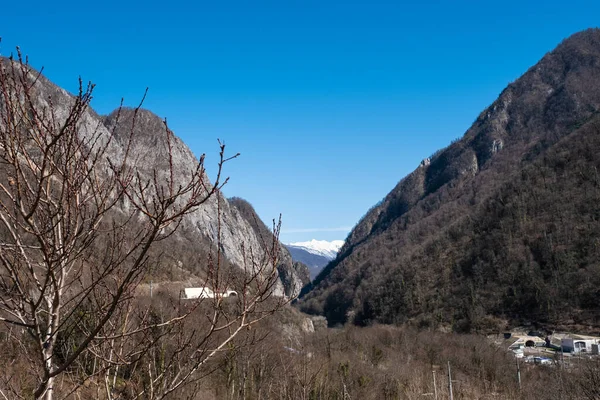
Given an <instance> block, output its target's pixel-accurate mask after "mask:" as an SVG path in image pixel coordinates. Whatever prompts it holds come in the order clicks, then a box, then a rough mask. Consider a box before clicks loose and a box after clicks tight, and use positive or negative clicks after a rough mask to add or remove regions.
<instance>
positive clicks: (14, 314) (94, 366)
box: [0, 53, 281, 400]
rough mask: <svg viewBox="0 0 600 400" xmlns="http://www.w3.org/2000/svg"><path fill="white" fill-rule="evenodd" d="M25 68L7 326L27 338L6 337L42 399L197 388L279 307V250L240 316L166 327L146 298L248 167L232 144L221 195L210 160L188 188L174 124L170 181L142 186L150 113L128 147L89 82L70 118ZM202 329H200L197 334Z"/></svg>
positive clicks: (10, 165)
mask: <svg viewBox="0 0 600 400" xmlns="http://www.w3.org/2000/svg"><path fill="white" fill-rule="evenodd" d="M18 55H19V56H18V59H16V60H14V59H13V58H12V57H11V58H10V59H5V60H1V61H0V67H1V68H0V241H1V247H0V321H2V322H3V325H4V326H5V327H13V328H16V329H13V328H10V329H8V330H7V332H8V333H7V335H8V340H9V341H11V343H15V344H16V345H17V346H19V348H20V349H22V355H21V357H24V358H26V359H27V365H28V366H29V367H30V373H31V374H32V376H33V377H34V381H35V388H34V389H33V394H34V397H35V398H37V399H41V398H45V399H47V400H50V399H53V398H54V397H55V395H56V394H57V392H58V391H57V380H56V379H57V377H59V376H61V375H62V376H63V377H64V376H65V375H67V376H69V382H70V385H67V386H68V387H67V388H66V389H65V388H63V389H61V395H65V394H66V395H69V393H72V392H73V391H76V390H77V388H78V387H80V386H81V385H82V384H83V383H85V382H87V383H88V384H89V382H93V383H94V384H95V385H96V386H97V387H102V392H103V393H105V395H103V396H105V397H106V398H111V397H112V393H113V392H114V390H115V386H116V381H117V377H118V376H119V374H121V373H124V371H126V372H127V373H128V374H132V373H140V374H142V375H143V374H146V375H147V379H145V381H144V382H145V383H144V384H143V385H142V387H140V388H138V389H139V390H138V391H137V393H135V396H137V397H143V398H162V397H165V396H168V395H169V394H170V393H173V392H174V391H176V390H179V389H180V388H182V387H184V386H185V385H186V384H187V383H189V382H193V381H194V380H197V379H199V377H201V376H202V373H201V372H202V371H201V368H202V367H203V366H205V365H206V363H207V362H208V360H210V359H211V358H212V357H214V356H215V355H216V354H218V353H219V351H221V350H222V349H224V348H225V347H226V346H227V345H228V343H230V341H231V339H232V338H233V337H234V336H236V335H237V334H238V333H240V332H241V330H242V329H243V328H245V327H248V326H249V325H251V324H253V323H255V322H256V321H258V320H259V319H261V318H263V317H264V316H265V315H268V314H269V313H271V312H273V310H275V309H276V308H277V307H278V306H280V304H281V301H275V302H274V303H272V302H271V303H269V301H268V299H269V297H270V294H271V289H272V287H273V284H274V282H275V280H276V271H275V266H276V257H277V252H276V251H275V245H273V251H267V252H266V253H265V255H263V256H261V257H255V254H253V253H254V252H255V251H254V250H249V251H248V265H246V266H245V268H246V271H245V272H246V273H245V274H241V275H240V276H239V277H238V280H239V281H238V283H239V285H238V286H239V287H240V289H239V290H240V296H239V303H235V304H231V305H230V307H229V308H230V309H231V310H228V309H226V307H224V301H223V296H222V295H218V296H216V298H215V299H212V301H211V302H210V304H207V303H208V302H206V301H205V302H202V301H197V302H195V303H194V304H192V305H191V306H190V305H187V306H185V307H183V308H182V307H179V308H178V310H177V311H176V312H170V313H163V314H162V319H161V318H158V319H157V318H156V317H157V315H158V314H159V313H158V314H157V313H156V312H154V311H152V310H153V308H152V307H150V308H144V307H143V306H144V305H143V302H142V300H141V299H140V296H139V295H138V294H137V293H136V288H137V287H138V285H139V284H140V282H142V280H143V278H144V275H145V274H146V272H147V270H148V266H149V263H150V262H151V250H152V249H153V247H154V246H155V244H156V243H158V242H159V241H161V240H164V239H167V238H169V237H170V236H171V235H172V234H173V233H174V232H175V231H176V230H177V229H178V227H179V226H180V223H181V221H182V218H183V217H184V216H185V215H186V214H189V213H191V212H193V211H194V210H196V209H197V208H198V207H200V206H201V205H202V204H204V203H205V202H207V201H208V200H209V199H210V198H211V197H217V198H220V196H219V190H220V188H221V187H222V186H223V185H224V184H225V183H226V180H224V181H222V180H221V170H222V167H223V164H224V163H225V162H227V161H228V160H230V159H231V158H234V157H237V155H236V156H234V157H230V158H227V157H226V156H225V146H224V145H223V144H220V161H219V164H218V172H217V174H216V178H215V180H214V184H213V185H211V184H210V183H209V182H208V179H207V177H206V173H205V169H204V156H202V157H201V158H200V160H199V162H198V164H197V165H196V166H192V168H191V170H190V171H189V174H188V175H187V177H186V179H185V181H179V180H178V179H180V177H177V176H175V175H174V173H173V160H172V151H171V146H172V143H173V134H172V132H171V131H170V130H169V129H168V127H167V126H166V122H165V129H164V134H165V140H166V143H167V146H168V148H169V165H170V171H167V173H166V174H164V173H161V172H158V171H155V172H154V173H153V174H152V175H151V176H148V175H143V174H141V173H140V172H139V171H137V170H136V166H135V160H134V158H133V156H132V155H131V154H130V148H131V143H133V142H134V141H135V140H136V137H135V135H134V129H133V127H134V125H135V115H137V111H138V109H139V108H138V109H136V110H135V114H134V118H133V122H132V129H131V131H130V132H131V134H130V135H129V137H128V138H127V141H126V145H125V146H123V147H120V146H117V145H116V144H115V141H116V140H115V137H114V132H109V131H107V130H106V129H105V127H104V126H103V125H102V124H101V123H99V122H95V123H90V121H94V120H93V119H92V118H90V113H89V104H90V101H91V99H92V92H93V89H94V86H93V85H92V84H88V85H87V86H84V85H83V84H82V82H81V79H80V84H79V92H78V94H77V95H75V96H73V97H71V98H69V104H68V107H66V108H65V105H64V104H60V105H59V104H55V98H53V96H51V95H49V96H47V97H44V95H45V94H46V93H45V92H44V90H43V87H42V85H41V83H40V82H41V81H42V80H43V79H44V78H43V77H42V76H41V75H40V74H41V73H37V72H35V71H34V70H33V69H32V68H30V67H29V65H28V62H27V60H26V59H25V60H23V58H22V57H21V54H20V53H19V54H18ZM65 110H66V111H65ZM94 124H95V125H94ZM219 217H220V215H219V216H217V219H218V218H219ZM274 231H275V234H277V231H278V229H277V228H276V227H275V228H274ZM275 242H276V235H275V237H274V243H275ZM216 249H217V250H216V252H215V253H214V257H213V258H212V259H211V260H210V262H209V272H208V277H209V280H211V282H210V285H211V286H212V287H213V288H214V289H215V292H216V293H221V292H222V290H220V289H222V288H223V287H224V285H226V284H230V283H231V279H233V278H234V277H235V274H232V273H231V272H230V273H228V274H224V273H223V271H221V265H222V262H221V254H220V251H219V246H218V245H217V246H216ZM223 279H226V280H223ZM267 303H268V306H264V305H265V304H267ZM199 310H200V311H199ZM199 318H201V319H202V320H203V321H204V322H203V328H202V329H196V328H194V326H193V325H191V323H192V320H198V319H199ZM188 320H189V322H188ZM142 364H143V365H142ZM9 387H10V386H9ZM11 390H12V395H19V396H20V395H21V394H22V393H20V390H22V388H18V387H17V388H15V387H13V388H12V389H11ZM98 393H100V389H98ZM2 394H3V392H2Z"/></svg>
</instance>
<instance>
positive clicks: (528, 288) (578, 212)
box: [300, 29, 600, 331]
mask: <svg viewBox="0 0 600 400" xmlns="http://www.w3.org/2000/svg"><path fill="white" fill-rule="evenodd" d="M599 110H600V30H599V29H590V30H587V31H584V32H580V33H577V34H575V35H573V36H571V37H569V38H568V39H565V40H564V41H563V42H562V43H561V44H560V45H559V46H558V47H557V48H556V49H555V50H553V51H552V52H550V53H548V54H546V55H545V56H544V57H543V58H542V59H541V60H540V61H539V62H538V63H537V64H536V65H535V66H533V67H532V68H530V69H529V70H528V71H527V72H526V73H525V74H524V75H523V76H521V77H520V78H519V79H518V80H516V81H515V82H513V83H511V84H509V85H508V87H507V88H506V89H504V90H503V91H502V93H501V94H500V96H499V97H498V99H497V100H496V101H494V102H493V103H492V104H491V105H490V106H489V107H488V108H486V109H485V110H484V111H483V112H482V113H481V114H480V115H479V116H478V117H477V119H476V120H475V122H474V123H473V125H472V126H471V127H470V128H469V129H468V130H467V132H466V133H465V134H464V135H463V136H462V137H461V138H460V139H458V140H455V141H454V142H452V143H451V144H450V145H449V146H448V147H446V148H444V149H441V150H439V151H438V152H436V153H435V154H433V155H432V156H431V157H429V158H426V159H424V160H423V161H422V162H421V164H420V165H419V166H418V167H417V168H416V169H415V170H414V171H413V172H412V173H410V174H409V175H408V176H406V177H405V178H403V179H402V180H400V182H399V183H398V184H397V185H396V187H395V188H393V189H392V191H391V192H390V193H389V194H388V195H387V196H386V197H385V198H384V199H382V201H380V202H379V203H378V204H376V205H375V206H374V207H373V208H371V209H370V210H369V211H368V212H367V213H366V214H365V216H364V217H363V218H362V219H361V220H360V221H359V222H358V224H357V225H356V227H355V228H354V229H353V230H352V231H351V232H350V234H349V235H348V238H347V240H346V242H345V244H344V246H343V247H342V249H341V250H340V253H339V254H338V256H337V257H336V259H335V260H333V261H332V262H331V263H330V264H329V265H328V266H327V267H326V268H325V269H324V270H323V271H322V273H321V274H320V275H319V276H318V277H317V278H316V279H315V281H314V282H313V283H312V284H311V285H309V286H307V287H306V288H305V289H304V290H303V295H302V300H301V302H300V307H301V308H302V309H303V310H304V311H306V312H309V313H316V314H319V313H321V314H324V315H325V316H326V317H327V318H328V321H329V323H330V324H331V325H335V324H338V323H345V322H348V321H350V322H354V323H356V324H360V325H366V324H371V323H396V324H402V323H409V324H413V325H417V326H420V327H434V328H443V329H452V330H455V331H493V330H498V329H505V328H506V327H507V325H508V326H510V325H515V324H519V323H530V322H535V323H537V324H540V325H550V326H554V327H556V326H563V327H567V328H568V327H574V326H577V327H581V328H583V329H587V330H590V329H600V261H599V260H600V258H599V256H600V246H599V245H598V244H599V243H600V175H598V170H599V169H600V157H599V156H598V154H599V151H598V150H600V119H599Z"/></svg>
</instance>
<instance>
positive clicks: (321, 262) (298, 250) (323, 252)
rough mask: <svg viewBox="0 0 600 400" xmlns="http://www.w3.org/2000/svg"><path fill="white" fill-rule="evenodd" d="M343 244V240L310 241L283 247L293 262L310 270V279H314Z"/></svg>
mask: <svg viewBox="0 0 600 400" xmlns="http://www.w3.org/2000/svg"><path fill="white" fill-rule="evenodd" d="M343 244H344V241H343V240H333V241H331V242H328V241H326V240H315V239H313V240H311V241H310V242H296V243H289V244H286V245H285V246H286V247H287V248H288V250H289V251H290V254H291V255H292V259H293V260H294V261H300V262H301V263H303V264H306V265H307V266H308V268H309V270H310V279H311V280H312V279H314V278H315V277H316V276H317V275H318V274H319V272H321V269H323V267H324V266H326V265H327V263H329V261H331V260H333V259H334V258H335V256H336V255H337V252H338V251H339V249H340V248H341V247H342V245H343Z"/></svg>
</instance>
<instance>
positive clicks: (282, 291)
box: [0, 58, 303, 296]
mask: <svg viewBox="0 0 600 400" xmlns="http://www.w3.org/2000/svg"><path fill="white" fill-rule="evenodd" d="M0 61H1V62H2V63H5V65H8V66H10V65H11V64H10V63H12V61H10V60H8V59H6V58H2V59H1V60H0ZM14 65H15V66H16V65H17V64H16V63H15V64H14ZM29 76H30V78H31V79H32V80H33V79H37V83H36V84H35V86H34V90H35V93H34V96H33V98H34V99H35V101H37V102H38V104H37V106H38V107H39V109H42V108H44V107H45V108H46V109H47V110H50V109H51V110H52V113H53V115H54V117H55V118H56V120H55V121H53V123H56V124H60V122H61V121H64V120H65V119H66V118H67V116H68V114H69V110H70V108H71V107H72V106H73V104H74V102H75V97H74V96H72V95H71V94H69V93H68V92H66V91H65V90H64V89H62V88H60V87H58V86H56V85H54V84H53V83H52V82H50V81H49V80H48V79H47V78H46V77H44V76H43V75H39V76H38V73H37V72H36V71H34V70H30V73H29ZM134 118H135V120H134ZM132 127H133V129H132ZM78 130H79V135H80V136H81V137H91V136H92V135H98V137H99V138H100V140H105V141H107V142H108V143H109V146H108V149H107V151H106V154H105V155H104V156H105V158H106V163H107V162H109V161H108V160H111V162H115V161H117V162H118V160H120V159H122V158H123V156H124V154H125V152H126V151H128V152H129V154H130V160H131V163H133V164H134V167H135V170H136V171H137V173H139V174H140V177H141V178H142V180H147V181H151V180H152V179H154V175H153V174H154V173H156V178H158V180H162V181H164V180H165V179H167V178H172V179H173V182H175V185H177V184H180V183H179V182H181V184H183V183H184V182H186V179H189V177H190V176H191V175H192V174H193V172H194V169H195V168H196V166H197V165H198V159H197V158H196V157H195V156H194V154H193V153H192V151H191V150H190V149H189V148H188V147H187V146H186V145H185V144H184V143H183V142H182V141H181V139H179V138H178V137H177V136H175V135H167V130H166V127H165V124H164V122H163V120H162V119H161V118H159V117H158V116H156V115H154V114H153V113H152V112H150V111H148V110H144V109H140V110H139V111H137V112H136V111H135V110H134V109H131V108H121V109H118V110H115V111H114V112H113V113H111V114H110V115H108V116H106V117H102V116H100V115H98V114H97V113H96V112H94V110H92V109H89V108H88V109H87V110H86V111H85V112H84V113H83V116H82V118H81V123H80V124H79V126H78ZM130 135H133V136H134V140H132V141H131V142H130V141H129V138H130ZM109 138H110V139H109ZM129 143H131V146H130V147H129V148H127V146H128V144H129ZM213 150H214V151H215V152H218V147H217V146H215V148H214V149H207V152H210V151H213ZM169 154H170V155H171V157H169ZM103 162H104V161H103ZM106 163H105V164H106ZM171 165H172V167H173V168H172V169H171V168H170V167H171ZM105 166H107V164H106V165H105ZM169 171H172V177H171V176H167V175H169V174H170V172H169ZM224 173H225V174H226V171H224ZM205 182H206V188H207V190H210V188H211V187H212V186H211V184H210V181H209V178H208V177H205ZM120 207H124V208H127V207H129V206H128V204H127V202H124V203H123V204H121V205H120ZM217 243H218V246H219V247H218V248H219V250H220V251H221V254H222V255H223V257H224V259H225V260H224V261H225V262H226V263H227V264H229V265H231V266H234V267H238V268H240V270H241V269H242V268H243V266H244V264H245V261H246V260H245V259H244V257H245V255H244V249H245V250H246V252H248V251H250V249H252V251H253V252H254V254H261V253H264V251H265V249H264V243H263V241H262V240H261V238H260V237H259V236H258V235H257V232H256V230H255V229H254V228H253V227H252V225H251V224H250V222H249V221H248V220H247V219H245V218H244V217H243V216H242V215H241V213H240V212H239V210H238V209H237V208H236V207H233V206H232V205H230V204H229V202H228V200H227V199H226V198H225V197H224V196H223V195H222V194H221V193H220V192H217V194H216V195H215V196H213V197H212V198H210V199H209V201H207V202H206V203H204V204H203V205H202V206H201V207H200V208H198V209H197V210H196V211H194V212H193V213H191V214H188V215H186V216H185V217H184V219H183V221H182V222H181V225H180V226H179V229H178V230H177V232H176V233H175V234H174V235H173V236H172V237H170V238H169V243H168V244H166V245H163V246H162V248H161V246H158V247H159V252H161V253H162V255H161V259H162V263H163V264H164V265H163V266H162V267H159V269H161V270H160V271H159V272H160V275H161V276H163V277H168V276H169V273H167V271H171V270H174V269H177V270H179V271H184V272H185V273H186V274H192V275H191V277H194V276H195V277H197V278H198V279H199V280H201V279H202V277H203V276H204V275H205V272H206V271H204V270H205V269H206V256H207V255H208V254H209V253H211V252H212V253H214V252H215V251H216V250H217ZM199 255H202V257H200V256H199ZM279 271H280V275H281V278H280V279H279V282H278V283H277V285H276V286H275V294H276V295H280V296H284V295H286V293H287V294H289V295H293V294H295V293H297V291H298V289H294V288H293V287H296V286H301V283H300V284H298V282H302V279H303V278H302V274H303V271H301V270H298V268H295V267H294V266H293V265H292V264H291V259H290V262H289V263H285V262H282V263H281V265H280V267H279ZM192 280H194V279H192Z"/></svg>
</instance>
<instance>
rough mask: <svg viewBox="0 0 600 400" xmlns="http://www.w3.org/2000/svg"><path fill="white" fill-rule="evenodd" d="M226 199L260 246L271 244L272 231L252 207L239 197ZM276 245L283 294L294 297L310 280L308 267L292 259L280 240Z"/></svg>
mask: <svg viewBox="0 0 600 400" xmlns="http://www.w3.org/2000/svg"><path fill="white" fill-rule="evenodd" d="M228 201H229V204H230V205H231V206H232V207H233V208H235V209H236V210H237V211H238V212H239V213H240V215H241V216H242V217H243V218H244V219H245V220H246V222H247V223H248V224H249V225H250V226H251V227H252V229H254V233H255V234H256V236H257V237H258V238H260V240H261V242H262V246H263V247H268V246H272V245H273V239H274V237H273V232H272V231H271V230H270V229H269V228H267V226H266V225H265V224H264V222H262V221H261V219H260V218H259V217H258V214H256V211H255V210H254V207H252V205H251V204H250V203H249V202H247V201H246V200H244V199H242V198H239V197H233V198H230V199H229V200H228ZM277 246H278V247H279V255H278V265H277V271H278V272H279V277H280V279H281V281H282V283H283V285H284V288H285V294H286V296H289V297H296V296H297V295H298V294H299V293H300V290H301V289H302V287H304V285H306V284H308V283H309V282H310V276H309V269H308V267H307V266H306V265H304V264H303V263H301V262H297V261H293V260H292V256H291V255H290V252H289V251H288V249H287V248H286V247H285V246H284V245H283V244H282V243H281V242H279V241H278V242H277Z"/></svg>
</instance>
